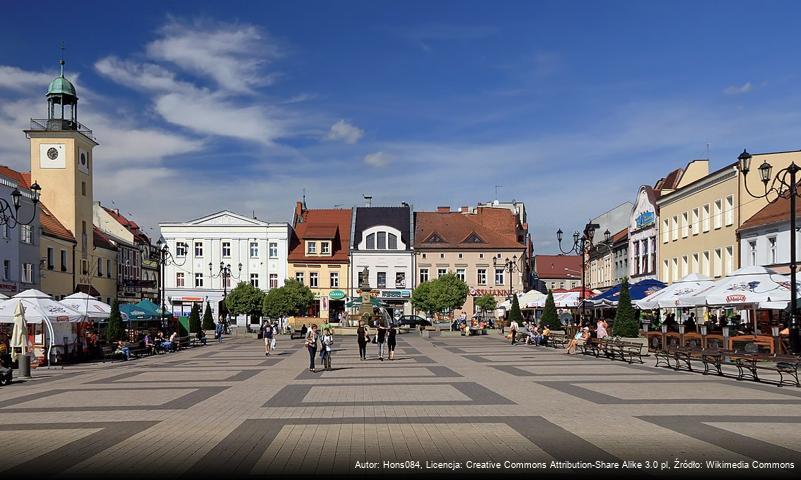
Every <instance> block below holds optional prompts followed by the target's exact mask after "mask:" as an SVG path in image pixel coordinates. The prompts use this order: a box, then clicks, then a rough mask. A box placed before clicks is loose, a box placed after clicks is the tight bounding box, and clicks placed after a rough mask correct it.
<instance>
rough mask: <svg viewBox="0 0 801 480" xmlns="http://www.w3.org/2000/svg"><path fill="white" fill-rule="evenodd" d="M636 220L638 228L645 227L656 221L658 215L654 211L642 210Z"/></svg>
mask: <svg viewBox="0 0 801 480" xmlns="http://www.w3.org/2000/svg"><path fill="white" fill-rule="evenodd" d="M634 221H635V223H636V224H637V228H638V229H640V228H645V227H648V226H651V225H653V224H654V223H656V215H655V214H654V212H642V213H641V214H639V215H637V218H636V219H635V220H634Z"/></svg>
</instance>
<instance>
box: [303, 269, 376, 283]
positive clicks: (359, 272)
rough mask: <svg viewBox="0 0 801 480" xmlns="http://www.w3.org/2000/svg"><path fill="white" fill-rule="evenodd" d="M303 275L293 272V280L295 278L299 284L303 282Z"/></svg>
mask: <svg viewBox="0 0 801 480" xmlns="http://www.w3.org/2000/svg"><path fill="white" fill-rule="evenodd" d="M359 273H361V272H359ZM303 276H304V275H303V272H295V280H297V281H298V282H299V283H301V284H303Z"/></svg>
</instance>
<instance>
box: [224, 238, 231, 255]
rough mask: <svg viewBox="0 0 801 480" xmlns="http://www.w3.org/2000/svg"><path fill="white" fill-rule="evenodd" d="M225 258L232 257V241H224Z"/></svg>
mask: <svg viewBox="0 0 801 480" xmlns="http://www.w3.org/2000/svg"><path fill="white" fill-rule="evenodd" d="M222 256H223V258H231V242H222Z"/></svg>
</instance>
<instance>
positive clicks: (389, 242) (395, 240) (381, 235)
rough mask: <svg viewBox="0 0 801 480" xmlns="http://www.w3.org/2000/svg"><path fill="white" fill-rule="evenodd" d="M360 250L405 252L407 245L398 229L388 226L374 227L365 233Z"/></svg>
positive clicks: (359, 246)
mask: <svg viewBox="0 0 801 480" xmlns="http://www.w3.org/2000/svg"><path fill="white" fill-rule="evenodd" d="M358 248H359V249H360V250H405V249H406V245H404V244H403V240H402V239H401V238H400V232H399V231H398V230H397V229H394V228H392V227H387V226H379V227H372V228H370V229H368V230H366V231H365V232H364V237H362V241H361V243H359V245H358Z"/></svg>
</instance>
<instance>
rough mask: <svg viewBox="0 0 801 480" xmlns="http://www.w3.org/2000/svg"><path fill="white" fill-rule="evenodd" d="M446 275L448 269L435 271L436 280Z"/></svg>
mask: <svg viewBox="0 0 801 480" xmlns="http://www.w3.org/2000/svg"><path fill="white" fill-rule="evenodd" d="M446 273H448V269H447V268H438V269H437V278H439V277H441V276H443V275H445V274H446Z"/></svg>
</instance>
